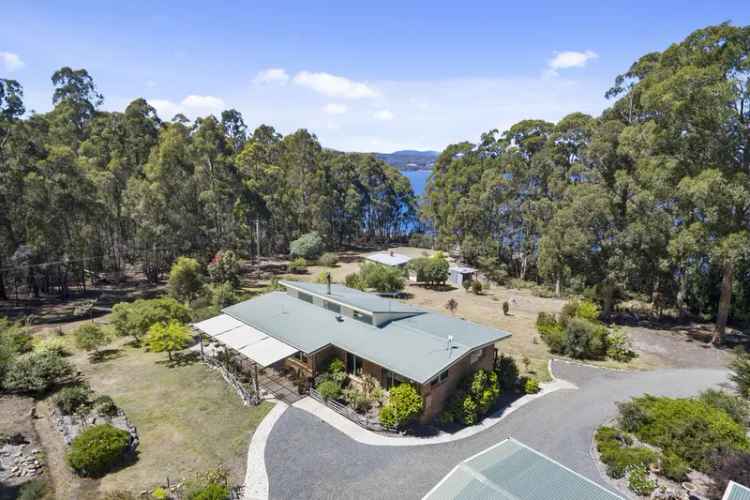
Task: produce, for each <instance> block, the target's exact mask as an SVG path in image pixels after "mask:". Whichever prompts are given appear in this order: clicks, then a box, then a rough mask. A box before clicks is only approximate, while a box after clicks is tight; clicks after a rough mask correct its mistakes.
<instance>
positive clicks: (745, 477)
mask: <svg viewBox="0 0 750 500" xmlns="http://www.w3.org/2000/svg"><path fill="white" fill-rule="evenodd" d="M711 478H712V479H713V480H714V483H713V485H712V487H711V490H710V491H709V494H710V496H711V498H722V496H723V495H724V491H725V490H726V488H727V485H728V484H729V481H735V482H737V483H739V484H750V453H731V454H729V455H726V456H723V457H721V458H719V459H718V460H717V461H716V464H715V466H714V468H713V470H712V471H711Z"/></svg>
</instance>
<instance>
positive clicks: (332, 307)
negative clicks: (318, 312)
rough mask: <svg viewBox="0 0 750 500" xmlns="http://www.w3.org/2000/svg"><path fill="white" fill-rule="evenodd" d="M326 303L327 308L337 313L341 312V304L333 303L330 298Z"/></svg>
mask: <svg viewBox="0 0 750 500" xmlns="http://www.w3.org/2000/svg"><path fill="white" fill-rule="evenodd" d="M324 305H325V308H326V309H328V310H329V311H333V312H335V313H336V314H341V306H340V305H338V304H335V303H333V302H331V301H329V300H326V301H325V303H324Z"/></svg>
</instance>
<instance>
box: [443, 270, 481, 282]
mask: <svg viewBox="0 0 750 500" xmlns="http://www.w3.org/2000/svg"><path fill="white" fill-rule="evenodd" d="M448 272H449V273H450V275H449V276H448V281H450V282H451V283H453V284H454V285H456V286H461V285H462V284H463V282H464V281H473V280H475V279H477V270H476V269H474V268H473V267H462V266H456V267H451V268H450V269H449V270H448Z"/></svg>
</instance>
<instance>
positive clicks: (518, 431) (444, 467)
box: [265, 361, 727, 499]
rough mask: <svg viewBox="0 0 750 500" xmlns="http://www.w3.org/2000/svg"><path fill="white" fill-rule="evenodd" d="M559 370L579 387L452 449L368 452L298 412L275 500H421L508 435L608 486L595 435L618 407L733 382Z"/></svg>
mask: <svg viewBox="0 0 750 500" xmlns="http://www.w3.org/2000/svg"><path fill="white" fill-rule="evenodd" d="M552 368H553V371H554V373H555V375H556V376H557V377H559V378H562V379H565V380H569V381H570V382H573V383H574V384H576V385H577V386H578V387H579V389H577V390H562V391H557V392H553V393H551V394H548V395H547V396H544V397H542V398H540V399H537V400H535V401H532V402H531V403H529V404H527V405H525V406H523V407H521V408H519V409H518V410H517V411H515V412H513V413H512V414H510V415H508V416H507V417H506V418H505V419H503V420H502V421H501V422H499V423H498V424H497V425H495V426H494V427H492V428H490V429H487V430H486V431H484V432H481V433H479V434H477V435H474V436H472V437H469V438H466V439H462V440H459V441H454V442H451V443H444V444H435V445H429V446H409V447H391V446H368V445H364V444H360V443H358V442H356V441H353V440H351V439H350V438H348V437H347V436H345V435H344V434H342V433H340V432H339V431H337V430H336V429H334V428H333V427H331V426H329V425H328V424H326V423H324V422H323V421H321V420H320V419H318V418H316V417H314V416H313V415H311V414H309V413H307V412H305V411H303V410H299V409H297V408H294V407H291V408H289V409H288V410H287V411H286V412H285V413H284V415H282V417H281V418H280V419H279V421H278V422H277V424H276V426H275V427H274V429H273V431H272V432H271V435H270V436H269V439H268V443H267V445H266V456H265V459H266V468H267V470H268V475H269V482H270V497H271V498H273V499H288V498H295V499H296V498H305V499H308V498H326V499H331V498H356V499H370V498H377V499H380V498H382V499H400V498H404V499H415V498H421V497H422V496H423V495H424V494H425V493H427V492H428V491H429V490H430V488H432V487H433V486H434V485H435V483H437V482H438V481H439V480H440V479H441V478H442V477H443V476H444V475H445V474H446V473H448V472H449V471H450V470H451V469H452V468H453V467H454V466H455V465H456V464H457V463H458V462H460V461H461V460H463V459H465V458H467V457H469V456H471V455H473V454H475V453H478V452H479V451H481V450H484V449H485V448H487V447H489V446H491V445H492V444H495V443H497V442H499V441H501V440H503V439H505V438H506V437H508V436H513V437H514V438H516V439H518V440H520V441H521V442H523V443H525V444H528V445H529V446H532V447H533V448H536V449H537V450H539V451H541V452H542V453H545V454H546V455H548V456H550V457H552V458H554V459H556V460H558V461H559V462H561V463H563V464H565V465H567V466H568V467H570V468H572V469H574V470H576V471H577V472H579V473H581V474H583V475H585V476H586V477H588V478H590V479H592V480H594V481H596V482H598V483H600V484H602V485H604V486H605V487H609V486H608V485H607V484H606V483H604V482H603V481H602V478H601V477H600V475H599V473H598V471H597V469H596V466H595V464H594V461H593V460H592V458H591V457H590V455H589V451H590V448H591V440H592V436H593V433H594V430H595V429H596V427H597V426H599V425H600V424H601V423H602V422H604V421H605V420H606V419H608V418H610V417H612V416H614V414H615V413H616V410H617V408H616V406H615V403H616V402H618V401H623V400H626V399H628V398H630V397H632V396H637V395H641V394H643V393H651V394H655V395H664V396H675V397H680V396H690V395H693V394H695V393H697V392H699V391H702V390H704V389H706V388H709V387H712V386H716V385H719V384H723V383H726V380H727V372H726V371H724V370H713V369H691V370H658V371H650V372H614V371H607V370H600V369H597V368H590V367H584V366H578V365H572V364H568V363H564V362H558V361H555V362H554V363H553V367H552Z"/></svg>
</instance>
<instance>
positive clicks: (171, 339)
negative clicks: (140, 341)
mask: <svg viewBox="0 0 750 500" xmlns="http://www.w3.org/2000/svg"><path fill="white" fill-rule="evenodd" d="M192 339H193V336H192V335H191V334H190V328H188V327H187V326H185V325H183V324H182V323H179V322H177V321H174V320H172V321H170V322H169V323H168V324H166V325H165V324H163V323H156V324H155V325H152V326H151V328H149V329H148V334H146V338H145V339H144V342H145V343H146V345H147V346H148V348H149V350H151V351H153V352H164V351H167V356H168V357H169V360H170V361H171V360H172V351H179V350H181V349H184V348H185V347H187V346H188V344H190V342H191V341H192Z"/></svg>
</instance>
